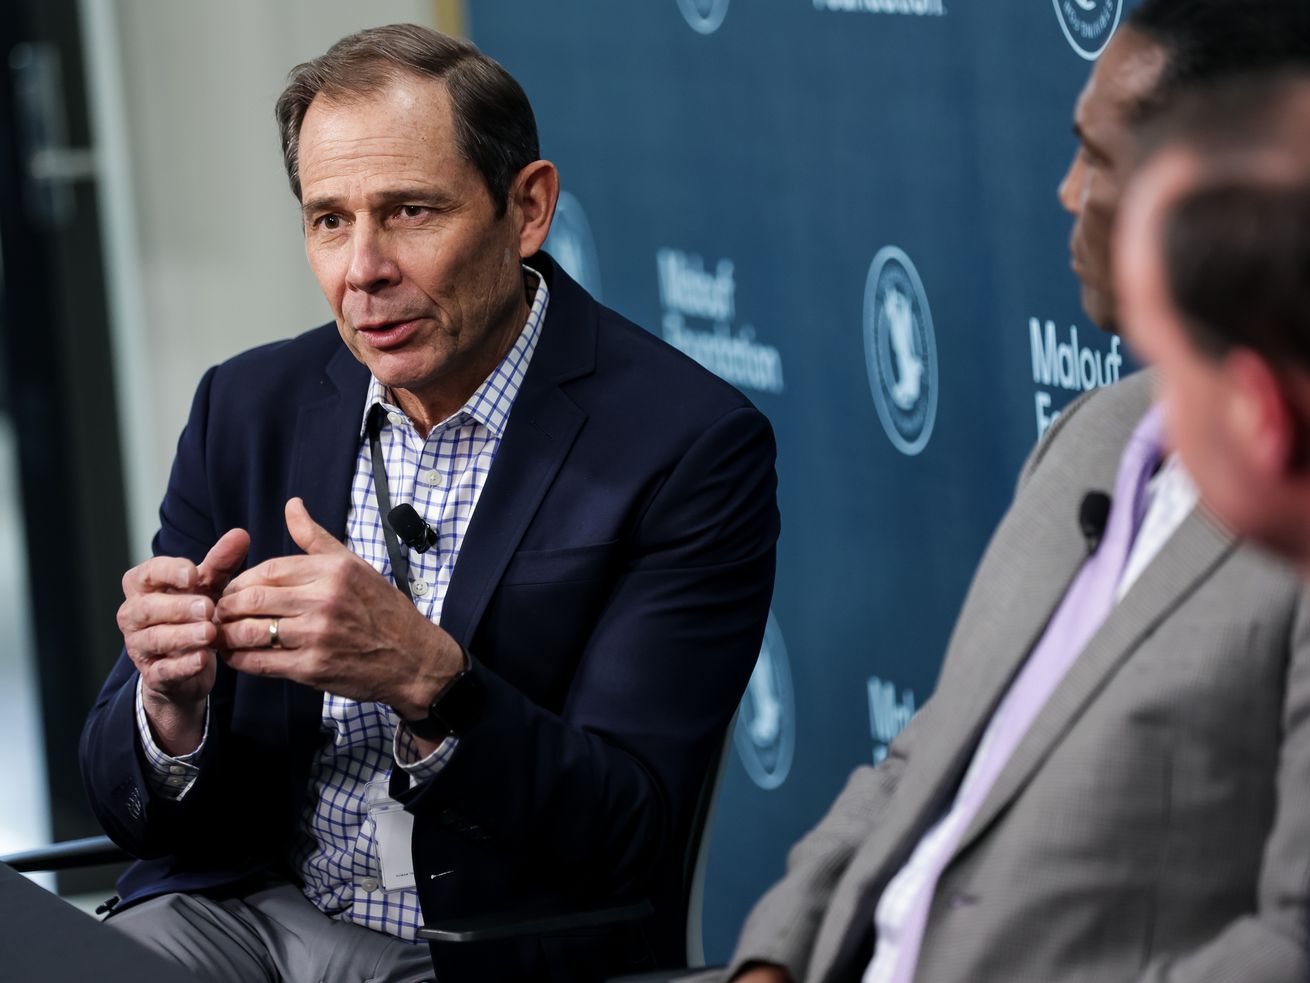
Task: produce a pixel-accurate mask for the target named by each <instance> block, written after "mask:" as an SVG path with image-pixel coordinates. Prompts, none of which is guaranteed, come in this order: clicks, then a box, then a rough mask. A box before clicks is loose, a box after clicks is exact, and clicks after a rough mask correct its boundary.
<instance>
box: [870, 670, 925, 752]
mask: <svg viewBox="0 0 1310 983" xmlns="http://www.w3.org/2000/svg"><path fill="white" fill-rule="evenodd" d="M868 688H869V734H870V735H871V736H872V738H873V761H874V763H875V764H877V763H878V762H879V761H881V760H882V759H883V758H885V757H887V748H888V747H889V746H890V745H891V742H892V740H893V739H894V738H895V737H896V735H897V734H899V733H900V732H901V728H902V727H904V726H905V725H906V724H908V723H909V722H910V718H911V717H913V716H914V690H911V689H907V690H905V692H904V693H903V694H902V695H901V697H900V698H899V699H897V696H896V687H895V686H894V685H893V684H892V683H889V682H887V680H885V679H879V678H878V677H877V676H870V677H869V684H868Z"/></svg>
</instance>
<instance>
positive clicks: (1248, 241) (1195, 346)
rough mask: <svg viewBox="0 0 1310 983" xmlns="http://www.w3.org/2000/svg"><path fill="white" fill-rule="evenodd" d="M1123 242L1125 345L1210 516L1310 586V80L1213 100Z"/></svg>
mask: <svg viewBox="0 0 1310 983" xmlns="http://www.w3.org/2000/svg"><path fill="white" fill-rule="evenodd" d="M1148 143H1149V144H1150V145H1149V146H1148V148H1147V152H1146V153H1145V154H1144V156H1143V160H1142V161H1141V164H1140V168H1141V169H1140V171H1139V173H1138V175H1137V176H1136V177H1135V178H1134V179H1133V181H1132V182H1131V184H1130V186H1129V191H1128V193H1127V195H1126V197H1125V204H1124V209H1123V215H1122V218H1121V221H1120V223H1119V228H1118V230H1117V234H1116V239H1117V249H1116V263H1115V272H1116V279H1117V282H1118V289H1119V292H1120V294H1121V295H1122V297H1123V313H1124V326H1125V333H1126V334H1127V336H1128V338H1129V340H1130V341H1131V342H1132V344H1133V346H1134V347H1135V348H1136V349H1137V350H1138V351H1139V352H1140V353H1141V354H1142V355H1143V357H1145V358H1146V359H1147V360H1148V361H1150V362H1151V363H1152V364H1153V365H1154V366H1155V371H1156V376H1157V379H1158V380H1159V386H1158V388H1159V392H1160V396H1161V399H1162V401H1163V402H1164V403H1165V406H1166V424H1167V430H1168V432H1169V434H1170V437H1171V440H1172V443H1173V445H1174V446H1175V447H1177V448H1178V454H1179V456H1180V457H1181V458H1182V459H1183V460H1184V461H1185V462H1186V465H1187V468H1188V470H1189V471H1190V472H1191V473H1192V474H1193V475H1194V477H1195V479H1196V483H1197V486H1198V487H1199V488H1200V490H1201V495H1202V498H1203V499H1204V501H1205V502H1206V504H1207V505H1208V506H1209V507H1211V508H1212V510H1213V511H1214V512H1215V514H1216V515H1218V516H1219V517H1220V518H1221V519H1222V520H1223V521H1224V522H1225V524H1226V525H1227V526H1228V527H1229V528H1231V529H1233V530H1234V531H1235V532H1238V533H1240V534H1242V535H1246V536H1249V537H1250V538H1252V539H1255V540H1258V541H1260V542H1262V543H1264V544H1266V545H1268V546H1270V547H1272V548H1273V549H1275V550H1278V551H1279V552H1281V553H1284V554H1285V555H1287V556H1288V557H1289V558H1290V559H1292V560H1293V561H1295V562H1296V564H1297V565H1298V566H1299V567H1300V569H1301V571H1302V574H1303V575H1304V576H1306V577H1308V578H1310V454H1308V451H1310V73H1307V72H1304V71H1302V72H1298V73H1292V74H1277V75H1274V76H1269V77H1264V78H1259V79H1253V80H1244V81H1241V82H1235V83H1230V84H1228V85H1226V86H1222V87H1220V88H1217V89H1213V90H1207V91H1205V92H1201V93H1197V94H1195V95H1194V96H1193V97H1191V98H1189V99H1187V100H1185V101H1184V102H1183V104H1182V105H1180V106H1179V107H1178V108H1177V109H1176V110H1175V111H1174V112H1173V113H1171V114H1169V116H1168V117H1166V118H1165V119H1163V120H1161V121H1160V122H1159V123H1158V124H1157V125H1156V127H1155V132H1154V133H1152V134H1150V135H1149V137H1148Z"/></svg>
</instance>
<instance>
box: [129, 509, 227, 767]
mask: <svg viewBox="0 0 1310 983" xmlns="http://www.w3.org/2000/svg"><path fill="white" fill-rule="evenodd" d="M249 548H250V536H249V534H247V533H246V531H245V530H244V529H231V530H229V531H228V532H227V533H226V534H224V536H223V538H221V539H220V540H219V541H218V542H217V543H215V544H214V547H213V549H211V550H210V551H209V553H208V554H207V555H206V556H205V559H204V560H203V561H202V562H201V564H200V565H199V566H196V565H195V564H194V563H192V562H191V561H190V560H184V559H180V558H178V557H169V556H156V557H152V558H151V559H149V560H146V561H145V562H144V563H142V564H140V565H138V566H135V567H133V568H132V569H131V570H129V571H128V572H127V573H125V574H124V575H123V596H124V598H125V599H124V601H123V604H122V606H121V607H119V609H118V627H119V629H120V630H121V631H122V632H123V643H124V645H125V646H126V648H127V654H128V657H129V658H131V660H132V662H133V664H135V665H136V668H137V671H138V672H139V673H140V674H141V699H142V703H143V704H144V705H145V711H146V717H147V719H148V720H149V722H150V729H151V732H152V733H153V734H154V738H155V743H156V744H158V745H159V747H160V749H161V750H162V751H164V752H165V753H166V754H171V755H173V756H175V757H176V756H178V755H183V754H188V753H190V752H191V751H194V750H195V749H196V748H197V747H198V746H199V745H200V739H201V737H203V736H204V728H205V701H206V699H207V698H208V697H209V691H210V690H211V689H213V687H214V675H215V672H216V667H217V661H216V658H217V656H216V653H215V651H214V648H213V645H214V643H215V641H216V640H217V639H218V628H217V626H216V625H215V624H214V621H213V618H214V604H215V602H216V601H217V600H218V598H219V596H220V595H221V594H222V593H223V588H224V587H226V586H227V582H228V580H229V579H230V578H231V576H232V574H234V573H235V572H236V571H237V569H238V568H240V566H241V564H242V563H243V562H244V561H245V558H246V551H247V550H248V549H249Z"/></svg>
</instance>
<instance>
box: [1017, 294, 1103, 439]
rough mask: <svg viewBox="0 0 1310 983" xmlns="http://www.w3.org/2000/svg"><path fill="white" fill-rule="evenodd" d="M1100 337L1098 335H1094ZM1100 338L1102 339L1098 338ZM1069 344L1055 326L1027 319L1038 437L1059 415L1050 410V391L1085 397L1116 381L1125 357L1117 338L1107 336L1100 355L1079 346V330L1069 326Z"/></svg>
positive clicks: (1055, 411) (1081, 344)
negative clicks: (1108, 342)
mask: <svg viewBox="0 0 1310 983" xmlns="http://www.w3.org/2000/svg"><path fill="white" fill-rule="evenodd" d="M1095 334H1097V335H1099V332H1097V333H1095ZM1100 337H1104V336H1103V335H1100ZM1068 339H1069V340H1068V341H1063V340H1061V339H1060V337H1059V335H1058V334H1057V333H1056V330H1055V322H1054V321H1051V320H1049V319H1048V320H1047V321H1045V322H1043V321H1042V320H1041V319H1040V318H1036V317H1030V318H1029V319H1028V344H1029V347H1030V348H1031V349H1032V355H1033V383H1034V384H1035V385H1036V386H1037V391H1036V394H1035V396H1034V400H1035V403H1036V409H1037V436H1038V437H1040V436H1041V435H1042V434H1044V433H1046V429H1047V428H1048V427H1049V426H1050V425H1051V424H1052V423H1054V422H1055V418H1056V417H1058V416H1059V415H1060V413H1059V411H1057V410H1052V409H1051V406H1052V400H1051V390H1053V389H1064V390H1067V391H1069V392H1075V393H1084V392H1087V391H1089V390H1091V389H1096V388H1098V387H1100V386H1108V385H1111V384H1113V383H1116V382H1118V381H1119V375H1120V373H1121V371H1122V369H1123V364H1124V357H1123V352H1121V351H1120V348H1119V346H1120V340H1119V336H1118V335H1111V336H1110V350H1109V351H1104V352H1103V351H1101V350H1100V349H1098V348H1094V347H1092V346H1091V345H1088V344H1085V343H1080V342H1079V339H1078V328H1077V326H1076V325H1072V324H1071V325H1070V326H1069V332H1068Z"/></svg>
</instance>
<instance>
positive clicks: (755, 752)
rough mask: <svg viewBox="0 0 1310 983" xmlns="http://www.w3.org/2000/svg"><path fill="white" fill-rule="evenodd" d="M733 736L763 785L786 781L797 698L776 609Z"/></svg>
mask: <svg viewBox="0 0 1310 983" xmlns="http://www.w3.org/2000/svg"><path fill="white" fill-rule="evenodd" d="M732 739H733V743H734V744H736V745H737V754H738V755H739V756H740V757H741V763H742V765H743V766H744V767H745V768H746V774H748V775H750V776H751V781H753V782H754V783H755V784H756V785H758V786H759V787H760V788H763V789H772V788H777V787H778V786H779V785H781V784H782V783H783V782H785V781H786V780H787V772H789V771H791V759H792V755H794V754H795V753H796V700H795V697H794V696H793V695H792V688H791V666H790V665H789V664H788V662H787V646H786V645H785V644H784V643H783V640H782V631H781V630H780V629H779V628H778V622H777V620H776V619H775V618H774V617H773V612H772V611H770V612H769V620H768V622H767V623H766V624H765V627H764V644H763V645H761V646H760V657H759V658H758V659H757V660H756V662H755V671H754V672H752V673H751V681H750V683H749V685H747V687H746V694H745V695H744V696H743V697H742V698H741V707H740V709H738V711H737V728H736V730H735V731H734V732H733V735H732Z"/></svg>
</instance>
